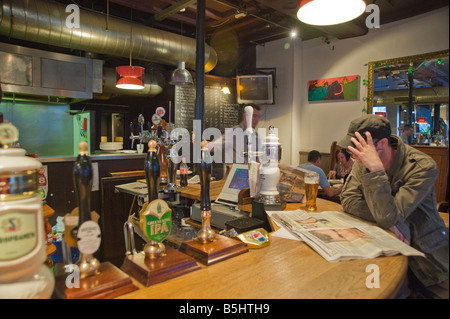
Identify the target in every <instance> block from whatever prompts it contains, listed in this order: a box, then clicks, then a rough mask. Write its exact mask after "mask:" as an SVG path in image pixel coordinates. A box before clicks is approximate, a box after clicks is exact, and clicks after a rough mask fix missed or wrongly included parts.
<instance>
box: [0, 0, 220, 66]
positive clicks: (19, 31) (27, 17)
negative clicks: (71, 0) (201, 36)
mask: <svg viewBox="0 0 450 319" xmlns="http://www.w3.org/2000/svg"><path fill="white" fill-rule="evenodd" d="M0 4H1V10H0V34H1V35H4V36H7V37H10V38H14V39H21V40H26V41H32V42H39V43H43V44H47V45H54V46H59V47H65V48H69V49H76V50H84V51H92V52H95V53H100V54H106V55H111V56H118V57H124V58H127V57H129V56H130V40H131V36H130V32H129V30H130V22H129V21H126V20H122V19H119V18H114V17H109V19H107V16H106V15H104V14H101V13H96V12H91V11H87V10H83V9H80V11H79V12H80V27H79V28H75V27H74V28H70V27H68V26H67V25H66V19H67V17H68V16H69V14H71V12H69V13H67V12H66V11H65V10H66V6H65V5H63V4H60V3H56V2H52V1H43V0H27V1H15V0H0ZM107 20H108V24H107ZM181 42H183V50H181ZM132 54H133V58H134V59H136V60H143V61H151V62H155V63H160V64H163V65H173V66H176V65H177V64H178V61H185V62H186V67H187V68H189V69H191V70H195V69H196V40H195V39H192V38H189V37H183V36H181V35H179V34H174V33H170V32H167V31H162V30H158V29H154V28H150V27H147V26H143V25H140V24H137V23H133V42H132ZM204 61H205V64H204V70H205V72H209V71H211V70H212V69H213V68H214V67H215V66H216V64H217V53H216V51H215V50H214V49H213V48H212V47H210V46H208V45H205V57H204Z"/></svg>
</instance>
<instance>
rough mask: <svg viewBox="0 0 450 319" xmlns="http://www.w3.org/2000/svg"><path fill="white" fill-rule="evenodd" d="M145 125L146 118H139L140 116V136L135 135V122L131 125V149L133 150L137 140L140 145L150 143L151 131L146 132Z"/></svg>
mask: <svg viewBox="0 0 450 319" xmlns="http://www.w3.org/2000/svg"><path fill="white" fill-rule="evenodd" d="M144 124H145V118H144V116H143V115H142V114H139V116H138V129H139V134H138V135H134V132H133V131H134V125H133V122H131V123H130V132H131V133H130V140H131V148H133V146H134V141H135V140H139V144H142V143H148V141H149V140H150V139H151V135H150V131H147V130H145V131H144Z"/></svg>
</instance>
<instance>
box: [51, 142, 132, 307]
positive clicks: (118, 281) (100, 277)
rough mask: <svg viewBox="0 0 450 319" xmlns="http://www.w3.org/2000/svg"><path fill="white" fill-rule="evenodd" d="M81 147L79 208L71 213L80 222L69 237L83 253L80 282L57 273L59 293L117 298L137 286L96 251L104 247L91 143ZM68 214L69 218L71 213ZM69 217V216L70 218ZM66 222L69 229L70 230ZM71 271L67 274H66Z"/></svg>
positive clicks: (76, 170) (77, 171)
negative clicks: (71, 283)
mask: <svg viewBox="0 0 450 319" xmlns="http://www.w3.org/2000/svg"><path fill="white" fill-rule="evenodd" d="M79 148H80V151H79V153H78V156H77V159H76V161H75V164H74V168H73V179H74V186H75V191H76V195H77V200H78V209H77V208H75V209H74V210H73V211H72V212H71V213H70V214H68V215H71V216H72V217H75V216H76V215H78V224H77V225H76V226H75V227H74V228H72V230H71V231H70V234H67V237H72V240H73V239H75V240H76V245H77V247H78V250H79V251H80V254H81V257H80V260H79V261H78V262H77V266H78V270H74V272H75V271H78V272H79V280H80V283H78V287H77V284H76V283H74V284H75V287H70V286H68V284H67V282H68V280H69V279H70V277H69V276H68V274H63V275H57V276H56V285H55V296H56V297H58V298H67V299H105V298H114V297H117V296H120V295H122V294H125V293H128V292H130V291H133V290H136V289H137V287H136V286H135V285H134V284H133V282H132V280H131V279H130V278H129V277H128V276H127V275H126V274H125V273H123V272H122V271H121V270H120V269H118V268H116V267H115V266H114V265H113V264H111V263H110V262H104V263H100V262H99V261H98V259H97V258H95V257H94V253H96V252H97V250H98V249H99V248H100V242H101V231H100V226H99V225H98V224H97V222H96V221H94V220H93V219H92V216H95V215H96V213H95V212H92V211H91V189H92V182H93V170H92V163H91V159H90V158H89V156H88V152H87V149H88V144H87V143H86V142H80V144H79ZM68 215H66V218H67V216H68ZM66 218H65V220H66ZM67 229H68V228H67V224H66V231H67ZM66 275H67V276H66ZM75 277H76V276H75Z"/></svg>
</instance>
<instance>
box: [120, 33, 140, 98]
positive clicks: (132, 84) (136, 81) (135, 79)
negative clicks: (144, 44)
mask: <svg viewBox="0 0 450 319" xmlns="http://www.w3.org/2000/svg"><path fill="white" fill-rule="evenodd" d="M132 52H133V25H130V65H123V66H118V67H116V72H117V82H116V88H119V89H125V90H142V89H143V88H144V72H145V68H143V67H140V66H134V65H131V61H132Z"/></svg>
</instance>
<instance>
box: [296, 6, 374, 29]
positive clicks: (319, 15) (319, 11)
mask: <svg viewBox="0 0 450 319" xmlns="http://www.w3.org/2000/svg"><path fill="white" fill-rule="evenodd" d="M365 10H366V3H365V2H364V1H363V0H302V1H300V7H299V9H298V12H297V18H298V19H299V20H300V21H302V22H304V23H307V24H312V25H322V26H325V25H334V24H340V23H344V22H348V21H351V20H353V19H355V18H357V17H359V16H360V15H361V14H363V12H364V11H365Z"/></svg>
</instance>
